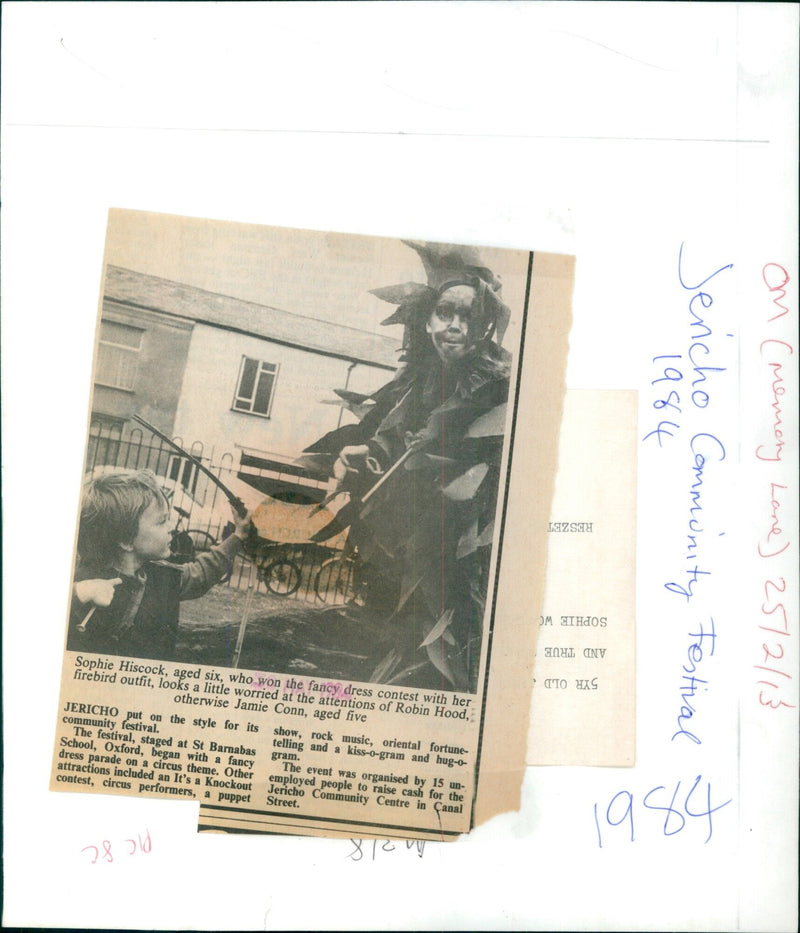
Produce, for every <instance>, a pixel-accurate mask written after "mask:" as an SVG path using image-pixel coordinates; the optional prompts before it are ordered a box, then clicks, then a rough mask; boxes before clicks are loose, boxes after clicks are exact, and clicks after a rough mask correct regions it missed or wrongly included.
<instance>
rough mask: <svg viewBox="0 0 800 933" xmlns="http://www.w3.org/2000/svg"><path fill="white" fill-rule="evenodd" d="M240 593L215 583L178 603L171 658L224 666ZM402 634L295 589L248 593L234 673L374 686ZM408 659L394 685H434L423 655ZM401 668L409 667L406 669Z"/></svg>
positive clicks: (435, 676) (437, 681) (240, 608)
mask: <svg viewBox="0 0 800 933" xmlns="http://www.w3.org/2000/svg"><path fill="white" fill-rule="evenodd" d="M246 604H247V590H246V589H237V588H235V587H231V586H226V585H224V584H223V585H220V586H217V587H215V588H214V589H213V590H211V591H210V592H209V593H208V594H206V595H205V596H204V597H202V598H201V599H195V600H189V601H186V602H184V603H182V604H181V625H180V629H179V638H178V657H179V659H180V660H182V661H187V662H190V663H194V664H215V665H220V666H230V665H231V663H232V658H233V655H234V651H235V647H236V639H237V635H238V632H239V626H240V624H241V621H242V616H243V614H244V611H245V608H246ZM404 635H405V633H403V632H398V630H397V629H392V628H391V627H388V628H387V627H386V626H384V625H381V624H379V623H376V622H374V621H373V620H370V619H369V618H367V617H366V615H365V612H364V610H363V609H362V608H361V607H359V606H326V605H325V604H324V603H322V601H321V600H319V599H314V600H311V599H310V598H309V597H307V594H305V593H304V592H302V591H300V592H298V594H296V595H295V596H289V597H278V596H271V595H264V594H262V592H261V591H260V589H259V591H257V592H254V593H253V596H252V602H251V605H250V611H249V613H248V618H247V624H246V628H245V637H244V641H243V643H242V654H241V659H240V662H239V667H240V668H242V669H245V670H255V671H275V672H278V673H292V674H306V675H312V676H315V677H321V678H325V679H328V678H331V679H336V680H344V679H346V680H360V681H371V680H378V681H380V682H387V678H386V677H385V676H381V674H380V673H379V671H380V669H381V667H382V666H384V662H385V661H386V659H387V656H388V655H389V654H390V652H391V651H392V650H393V649H394V648H395V647H396V645H397V644H398V640H403V638H404ZM418 654H419V657H416V658H415V657H414V656H413V646H412V654H411V655H409V657H408V659H407V660H406V661H404V662H403V663H402V664H399V665H398V667H397V669H398V670H400V671H402V670H407V673H406V674H405V676H403V677H401V679H400V680H399V681H398V683H403V684H406V685H412V684H413V685H415V686H421V687H431V688H432V689H433V688H436V687H441V675H439V673H438V672H437V671H436V670H435V669H434V668H433V667H432V666H431V665H430V664H428V663H424V662H425V653H424V652H419V653H418ZM408 668H414V669H413V670H410V671H409V670H408Z"/></svg>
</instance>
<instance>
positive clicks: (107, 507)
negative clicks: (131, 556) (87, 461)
mask: <svg viewBox="0 0 800 933" xmlns="http://www.w3.org/2000/svg"><path fill="white" fill-rule="evenodd" d="M159 500H161V501H163V502H164V504H165V505H166V504H167V501H166V496H165V495H164V492H163V490H162V489H161V487H160V486H159V484H158V479H157V478H156V475H155V473H153V472H152V470H136V471H133V470H131V471H125V472H120V473H109V474H108V475H106V476H97V477H94V478H93V479H89V480H88V481H87V482H86V484H85V486H84V491H83V502H82V504H81V518H80V523H79V526H78V555H79V557H80V560H81V562H82V563H86V564H92V565H101V564H104V563H106V562H107V561H108V560H110V559H113V558H114V557H116V556H117V554H118V553H119V549H120V545H123V544H130V543H131V542H132V541H133V539H134V538H135V537H136V535H137V533H138V531H139V519H140V518H141V516H142V513H143V512H144V511H145V509H146V508H147V507H148V506H149V505H150V504H151V503H152V502H158V501H159ZM167 507H168V506H167Z"/></svg>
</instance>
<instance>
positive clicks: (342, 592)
mask: <svg viewBox="0 0 800 933" xmlns="http://www.w3.org/2000/svg"><path fill="white" fill-rule="evenodd" d="M354 571H355V564H354V563H353V561H352V560H350V558H348V557H344V558H342V557H329V558H328V560H326V561H324V562H323V564H322V566H321V567H320V568H319V570H318V571H317V575H316V577H315V578H314V592H315V593H316V594H317V598H318V599H321V600H322V601H323V602H324V603H328V604H329V605H332V606H341V605H344V603H347V602H349V601H350V600H351V599H352V598H353V596H354V595H355V585H354V576H355V573H354Z"/></svg>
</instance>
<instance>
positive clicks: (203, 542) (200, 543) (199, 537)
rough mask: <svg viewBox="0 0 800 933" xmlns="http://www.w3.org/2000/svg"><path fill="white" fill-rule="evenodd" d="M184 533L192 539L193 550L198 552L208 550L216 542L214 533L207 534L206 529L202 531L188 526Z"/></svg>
mask: <svg viewBox="0 0 800 933" xmlns="http://www.w3.org/2000/svg"><path fill="white" fill-rule="evenodd" d="M186 534H187V535H189V537H190V538H191V539H192V545H193V546H194V550H195V552H196V553H198V554H199V553H200V552H201V551H210V550H211V548H212V547H214V545H215V544H216V543H217V539H216V538H215V537H214V535H212V534H209V533H208V532H207V531H202V530H201V529H200V528H189V530H188V531H187V532H186Z"/></svg>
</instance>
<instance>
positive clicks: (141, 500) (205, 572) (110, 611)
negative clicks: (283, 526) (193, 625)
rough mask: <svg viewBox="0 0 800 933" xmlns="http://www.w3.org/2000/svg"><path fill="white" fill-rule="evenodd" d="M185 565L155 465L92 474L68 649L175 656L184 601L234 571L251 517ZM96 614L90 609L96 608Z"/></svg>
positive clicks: (81, 529)
mask: <svg viewBox="0 0 800 933" xmlns="http://www.w3.org/2000/svg"><path fill="white" fill-rule="evenodd" d="M234 524H235V531H234V532H233V534H232V535H231V536H230V537H229V538H227V539H226V540H225V541H223V542H222V544H220V545H218V546H217V547H215V548H213V549H212V550H210V551H208V552H206V553H203V554H201V555H200V556H199V557H198V559H197V560H195V561H193V562H191V563H187V564H170V563H164V562H163V561H164V558H166V557H169V553H170V527H169V504H168V503H167V500H166V498H165V496H164V493H163V492H162V490H161V488H160V486H159V484H158V480H157V479H156V476H155V475H154V474H153V473H152V472H151V471H150V470H140V471H137V472H124V473H113V474H109V475H107V476H99V477H97V478H95V479H92V480H90V481H89V482H88V483H87V485H86V488H85V491H84V497H83V504H82V506H81V517H80V523H79V528H78V555H79V558H78V565H77V567H76V571H75V577H74V579H75V584H74V587H73V599H72V608H71V611H70V620H69V632H68V635H67V648H68V649H69V650H71V651H98V652H103V653H106V654H124V655H132V656H133V657H139V658H157V659H159V660H164V661H168V660H172V659H173V658H174V654H175V642H176V638H177V632H178V609H179V605H178V604H179V602H180V601H181V600H183V599H196V598H197V597H198V596H202V595H203V594H204V593H207V592H208V590H210V589H211V587H212V586H214V584H215V583H218V582H219V581H220V580H221V579H222V578H223V576H224V575H225V574H226V573H227V572H228V570H229V569H230V565H231V563H232V561H233V559H234V557H235V556H236V554H237V553H238V552H239V551H240V549H241V547H242V541H244V539H245V538H246V537H247V533H248V529H249V525H250V516H249V514H248V515H246V516H245V517H244V518H241V517H239V516H238V515H234ZM90 613H91V614H90Z"/></svg>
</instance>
